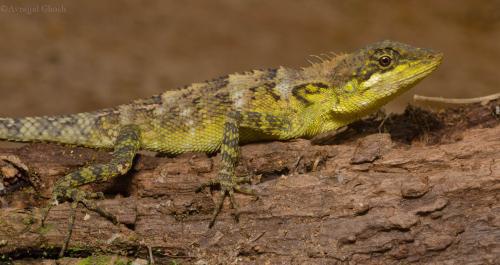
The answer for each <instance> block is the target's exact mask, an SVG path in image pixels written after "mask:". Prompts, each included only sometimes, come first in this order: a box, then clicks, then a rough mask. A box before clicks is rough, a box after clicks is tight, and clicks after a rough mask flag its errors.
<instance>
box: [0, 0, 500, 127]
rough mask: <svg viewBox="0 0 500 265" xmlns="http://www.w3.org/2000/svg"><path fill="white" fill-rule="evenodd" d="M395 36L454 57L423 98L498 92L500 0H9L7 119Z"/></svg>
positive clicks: (0, 31) (0, 24)
mask: <svg viewBox="0 0 500 265" xmlns="http://www.w3.org/2000/svg"><path fill="white" fill-rule="evenodd" d="M383 39H392V40H398V41H401V42H407V43H409V44H413V45H416V46H422V47H427V48H433V49H436V50H440V51H443V52H444V53H445V56H446V57H445V61H444V63H443V65H442V67H441V68H440V69H439V70H438V71H437V72H436V73H435V74H433V75H432V76H431V77H430V78H428V79H426V80H424V81H423V82H422V83H421V84H420V85H419V86H417V87H416V88H415V89H413V90H411V92H408V93H406V94H405V95H404V96H403V97H401V98H400V99H398V101H397V102H395V103H393V104H391V106H390V109H391V110H398V109H401V108H402V107H403V106H404V105H406V104H407V103H408V102H410V101H411V96H412V95H413V94H415V93H418V94H423V95H433V96H445V97H474V96H482V95H487V94H491V93H495V92H499V91H500V86H499V84H500V1H488V0H483V1H468V0H463V1H455V0H449V1H444V0H443V1H435V0H434V1H431V0H428V1H421V0H418V1H417V0H414V1H396V0H394V1H360V0H353V1H332V0H329V1H327V0H315V1H305V0H304V1H290V0H248V1H235V0H218V1H214V0H211V1H202V0H199V1H193V0H189V1H175V0H169V1H165V0H156V1H138V0H137V1H102V0H85V1H63V0H59V1H49V0H41V1H3V0H2V1H0V116H15V117H20V116H26V115H52V114H64V113H72V112H79V111H89V110H94V109H98V108H103V107H110V106H114V105H117V104H120V103H126V102H128V101H130V100H133V99H135V98H140V97H148V96H150V95H153V94H156V93H160V92H161V91H163V90H166V89H169V88H174V87H177V86H181V85H184V84H189V83H192V82H195V81H203V80H205V79H210V78H214V77H217V76H219V75H223V74H226V73H231V72H236V71H242V70H248V69H253V68H268V67H276V66H279V65H284V66H290V67H299V66H303V65H306V64H307V62H306V59H307V58H308V55H310V54H320V53H325V52H330V51H334V52H347V51H352V50H354V49H357V48H359V47H362V46H364V45H366V44H368V43H370V42H374V41H378V40H383Z"/></svg>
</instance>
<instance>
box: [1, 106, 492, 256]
mask: <svg viewBox="0 0 500 265" xmlns="http://www.w3.org/2000/svg"><path fill="white" fill-rule="evenodd" d="M497 111H498V103H497V102H490V103H489V104H487V105H484V106H483V105H479V104H478V105H471V106H467V107H464V108H458V109H452V110H447V111H446V112H441V113H431V112H427V111H422V110H420V109H416V108H408V109H407V111H406V112H405V113H404V114H402V115H397V116H390V117H389V118H388V119H386V120H385V122H384V125H383V126H382V127H381V129H382V130H383V131H385V132H388V133H378V132H377V131H378V125H379V124H380V121H379V120H377V119H376V118H373V119H371V120H365V121H363V122H358V123H356V124H354V125H352V126H350V128H349V129H348V130H346V131H344V132H342V133H339V134H337V135H335V136H325V137H323V139H315V141H313V142H314V143H317V142H322V143H328V144H326V145H312V144H311V141H307V140H297V141H292V142H270V143H259V144H251V145H246V146H244V147H243V148H242V156H243V157H242V160H241V163H240V166H239V168H238V170H239V172H240V173H242V174H252V175H253V176H254V177H253V179H254V184H256V185H254V188H255V189H256V190H257V191H258V193H259V195H260V198H259V199H258V200H255V199H253V198H251V197H247V196H243V195H241V196H240V195H238V196H237V199H238V202H239V204H240V211H241V215H240V218H239V222H238V223H236V222H235V221H234V218H233V217H232V216H231V213H233V212H234V211H233V210H231V209H229V207H226V209H224V211H223V213H222V214H221V215H220V216H219V217H218V220H217V222H216V224H215V226H214V227H213V228H212V229H208V228H207V225H208V222H209V220H210V216H211V213H212V210H213V207H214V203H213V199H212V196H218V194H217V193H215V192H214V194H213V195H212V194H211V193H210V192H208V191H205V192H202V193H195V192H194V190H195V188H196V187H197V186H198V185H200V184H201V183H202V182H205V181H207V180H209V179H211V178H213V177H215V175H216V174H217V169H218V163H219V162H218V161H219V157H218V156H213V157H207V156H206V155H203V154H185V155H182V156H179V157H176V158H168V157H153V156H151V155H141V156H139V157H138V159H137V161H136V163H135V166H134V169H133V171H132V172H130V173H129V174H127V175H126V176H122V177H120V178H117V179H116V180H115V181H113V183H105V184H93V185H90V186H89V187H88V188H89V189H93V190H99V191H104V192H105V194H106V196H107V198H106V199H105V200H103V201H101V202H100V203H101V205H104V206H105V207H106V208H107V209H108V210H110V211H111V212H113V213H115V214H117V215H118V218H119V220H120V221H121V222H123V223H124V224H125V225H119V226H115V225H113V224H112V223H110V222H109V221H107V220H105V219H104V218H102V217H100V216H98V215H97V214H95V213H93V212H89V211H87V210H85V209H84V208H83V207H80V208H78V213H77V221H76V224H75V228H74V232H73V236H72V240H71V243H70V249H69V251H68V253H67V255H68V256H72V258H64V259H61V260H59V261H60V262H61V263H62V264H73V263H75V262H77V261H81V259H79V258H84V257H86V256H89V255H94V256H96V255H112V257H110V259H109V260H114V261H117V260H119V259H129V260H134V259H135V262H136V263H137V264H141V262H144V261H145V260H144V259H149V258H150V257H149V256H150V255H148V252H151V253H152V257H153V258H154V260H155V262H156V264H408V263H415V264H500V246H499V242H500V206H499V203H498V202H499V199H500V126H498V124H499V123H500V122H499V115H498V113H496V112H497ZM0 158H2V160H3V162H2V164H0V168H1V170H2V171H1V172H2V175H3V177H2V179H1V184H2V185H1V186H0V193H1V194H2V197H0V200H1V204H2V208H1V209H0V263H2V262H4V263H9V262H11V261H12V260H14V261H15V262H18V263H19V264H39V263H40V262H42V261H44V262H46V264H55V262H54V261H53V260H51V259H52V258H54V257H55V256H56V255H57V252H58V250H59V247H60V245H61V242H62V240H63V238H64V234H65V232H66V229H67V219H68V213H69V212H68V209H69V204H68V203H63V204H60V205H58V206H56V207H55V208H54V209H53V210H52V211H51V212H50V215H49V217H48V220H47V225H46V227H44V228H41V227H40V208H41V207H43V206H44V205H46V204H47V203H48V202H49V201H48V199H46V198H43V197H44V196H45V197H50V192H51V190H52V188H53V183H54V181H55V180H56V179H57V178H59V177H61V176H62V175H63V174H64V173H67V172H69V171H70V170H72V169H75V168H77V167H79V166H82V165H85V164H86V163H88V162H89V161H106V160H107V159H108V158H109V156H108V153H106V152H105V151H93V150H89V149H85V148H68V147H60V146H57V145H46V144H36V145H29V146H25V147H22V148H19V149H3V150H0ZM6 161H9V162H6ZM23 167H26V168H27V169H28V171H29V172H31V173H32V174H27V172H26V171H25V169H23ZM33 173H36V174H33ZM148 249H149V250H151V251H148ZM1 255H3V257H2V256H1ZM136 258H140V259H136ZM2 260H3V261H2ZM103 260H105V259H104V258H103ZM109 260H108V261H107V262H104V263H105V264H112V261H109ZM174 261H175V262H176V263H175V262H174ZM172 262H174V263H172Z"/></svg>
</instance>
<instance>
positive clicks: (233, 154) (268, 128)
mask: <svg viewBox="0 0 500 265" xmlns="http://www.w3.org/2000/svg"><path fill="white" fill-rule="evenodd" d="M241 127H247V128H252V129H255V130H257V131H261V132H264V133H268V134H274V133H277V132H278V131H280V132H283V131H284V130H289V129H290V121H289V120H288V119H287V118H284V117H278V116H275V115H272V114H258V115H257V113H256V112H238V111H235V112H231V113H230V114H229V115H228V118H227V119H226V122H225V123H224V130H223V137H222V144H221V148H220V156H221V169H220V171H219V175H218V178H217V179H216V180H213V181H210V182H208V183H205V184H202V185H201V186H200V187H199V188H198V189H197V191H198V192H199V191H201V190H202V189H204V188H205V187H213V186H219V187H220V189H221V198H220V199H219V201H216V203H215V208H214V211H213V215H212V219H211V221H210V224H209V227H212V226H213V225H214V223H215V220H216V218H217V216H218V214H219V213H220V212H221V209H222V207H223V205H224V199H225V198H226V197H229V200H230V202H231V207H232V208H233V209H234V210H235V212H236V214H235V217H236V220H238V211H239V209H238V204H237V203H236V200H235V198H234V193H241V194H246V195H252V196H257V195H256V193H255V191H254V190H252V189H248V188H244V187H241V186H240V184H242V183H249V182H250V181H249V179H248V178H246V177H237V176H236V172H235V171H236V166H237V165H238V161H239V157H240V146H239V142H240V128H241Z"/></svg>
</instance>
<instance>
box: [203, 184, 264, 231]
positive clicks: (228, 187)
mask: <svg viewBox="0 0 500 265" xmlns="http://www.w3.org/2000/svg"><path fill="white" fill-rule="evenodd" d="M245 183H250V178H249V177H231V176H225V175H222V174H221V175H219V177H218V178H217V179H216V180H211V181H208V182H207V183H203V184H201V185H200V186H199V187H198V188H197V189H196V192H200V191H202V190H203V189H205V188H210V189H214V188H219V189H220V192H221V197H220V199H218V200H216V202H215V208H214V211H213V214H212V219H211V220H210V224H209V225H208V227H209V228H212V227H213V226H214V224H215V220H216V219H217V216H218V215H219V213H220V212H221V210H222V206H223V205H224V199H225V198H226V197H229V201H230V202H231V208H233V209H234V210H235V214H234V217H235V219H236V221H238V220H239V207H238V204H237V203H236V200H235V198H234V193H241V194H245V195H250V196H254V197H257V198H258V196H257V193H256V192H255V191H254V190H253V189H249V188H245V187H241V186H240V184H245Z"/></svg>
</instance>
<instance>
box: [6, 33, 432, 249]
mask: <svg viewBox="0 0 500 265" xmlns="http://www.w3.org/2000/svg"><path fill="white" fill-rule="evenodd" d="M441 59H442V54H440V53H435V52H433V51H431V50H427V49H420V48H414V47H411V46H409V45H406V44H402V43H397V42H392V41H383V42H378V43H375V44H372V45H370V46H367V47H365V48H363V49H360V50H358V51H355V52H353V53H351V54H343V55H338V56H335V57H334V58H325V60H324V61H322V62H321V63H317V64H313V65H311V66H309V67H305V68H302V69H298V70H296V69H290V68H284V67H280V68H278V69H269V70H254V71H249V72H244V73H236V74H232V75H228V76H224V77H220V78H217V79H214V80H211V81H206V82H203V83H194V84H192V85H189V86H186V87H182V88H179V89H177V90H172V91H166V92H164V93H163V94H161V95H157V96H154V97H151V98H149V99H145V100H137V101H134V102H132V103H130V104H126V105H121V106H118V107H116V108H111V109H105V110H101V111H96V112H89V113H80V114H75V115H64V116H54V117H29V118H21V119H11V118H2V119H0V139H5V140H11V141H23V142H26V141H44V142H57V143H63V144H75V145H81V146H87V147H92V148H110V149H111V148H113V149H114V152H113V159H112V161H110V163H107V164H99V165H90V166H87V167H83V168H81V169H79V170H76V171H75V172H72V173H70V174H68V175H66V176H65V177H64V178H62V179H61V180H59V181H58V182H57V184H56V187H55V188H54V200H55V201H56V202H58V201H63V200H71V201H72V202H73V203H72V208H73V209H74V208H76V206H77V204H78V203H82V204H84V205H85V206H86V207H87V208H89V209H91V210H94V211H96V212H99V213H100V214H101V215H103V216H105V217H107V218H109V219H111V220H113V221H115V222H116V218H114V216H113V215H111V214H109V213H107V212H106V211H104V210H102V209H100V208H99V207H98V206H96V205H95V204H94V203H93V202H92V200H91V199H92V198H96V197H99V194H88V193H85V192H83V191H80V190H78V189H77V187H78V186H81V185H83V184H87V183H90V182H95V181H104V180H108V179H110V178H112V177H114V176H117V175H120V174H124V173H125V172H127V170H128V169H129V168H130V166H131V163H132V160H133V157H134V156H135V154H136V152H137V151H138V150H139V149H143V150H151V151H158V152H162V153H167V154H180V153H183V152H188V151H197V152H207V153H212V152H216V151H218V150H220V153H221V157H222V168H221V169H220V173H219V178H218V179H217V180H215V181H213V182H211V183H208V184H206V185H204V186H203V187H206V186H212V185H217V186H220V188H221V192H222V199H221V200H220V201H219V202H218V203H217V204H216V208H215V210H214V215H213V218H212V221H211V223H210V226H212V225H213V223H214V220H215V217H216V216H217V214H218V213H219V211H220V209H221V207H222V205H223V200H224V198H225V197H226V196H229V197H230V199H231V203H232V205H233V206H234V207H235V208H236V205H235V200H234V198H233V193H234V192H241V193H245V194H253V192H252V191H251V190H246V189H243V188H242V187H240V186H239V184H240V183H243V182H245V179H243V178H238V177H237V176H236V175H235V168H236V165H237V163H238V159H239V145H240V144H242V143H248V142H255V141H265V140H288V139H294V138H311V137H313V136H315V135H318V134H320V133H323V132H327V131H331V130H334V129H337V128H339V127H342V126H345V125H347V124H349V123H351V122H353V121H355V120H358V119H360V118H361V117H363V116H365V115H367V114H370V113H372V112H374V111H376V110H377V109H378V108H380V107H381V106H383V105H384V104H385V103H387V102H389V101H390V100H392V99H393V98H394V97H396V96H397V95H399V94H401V93H403V92H404V91H406V90H408V89H409V88H410V87H412V86H413V85H415V84H416V83H417V82H418V81H420V80H421V79H423V78H424V77H425V76H427V75H428V74H430V73H431V72H432V71H434V69H436V67H437V66H438V65H439V64H440V62H441ZM47 212H48V211H47ZM73 223H74V211H73V214H72V215H71V216H70V231H69V232H68V235H67V237H66V240H65V244H64V246H63V248H62V250H61V255H62V254H64V250H65V248H66V246H67V243H68V242H69V238H70V235H71V227H72V225H73Z"/></svg>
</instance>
